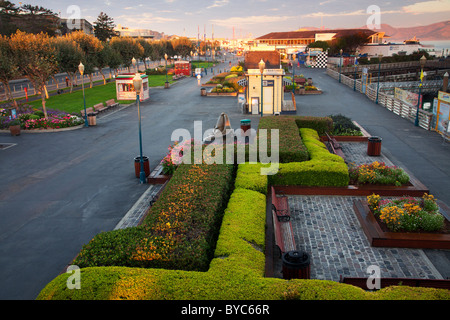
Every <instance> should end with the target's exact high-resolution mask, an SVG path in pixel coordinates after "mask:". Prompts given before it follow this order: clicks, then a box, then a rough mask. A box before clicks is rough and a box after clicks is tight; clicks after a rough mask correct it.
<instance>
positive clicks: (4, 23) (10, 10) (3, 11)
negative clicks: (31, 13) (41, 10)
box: [0, 0, 20, 36]
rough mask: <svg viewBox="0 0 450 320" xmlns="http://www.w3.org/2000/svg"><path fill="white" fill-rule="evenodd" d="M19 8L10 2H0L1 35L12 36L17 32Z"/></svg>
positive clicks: (2, 0)
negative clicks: (16, 22)
mask: <svg viewBox="0 0 450 320" xmlns="http://www.w3.org/2000/svg"><path fill="white" fill-rule="evenodd" d="M19 10H20V9H19V8H18V7H16V5H15V4H14V3H12V2H10V1H7V0H0V34H2V35H5V36H10V35H11V34H13V33H14V32H16V30H17V26H16V24H15V21H16V19H17V15H18V13H19Z"/></svg>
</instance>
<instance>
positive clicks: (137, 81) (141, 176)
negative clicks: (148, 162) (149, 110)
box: [133, 72, 146, 184]
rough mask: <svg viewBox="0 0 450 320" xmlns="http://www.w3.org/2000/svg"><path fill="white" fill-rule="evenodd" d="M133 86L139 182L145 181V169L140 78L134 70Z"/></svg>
mask: <svg viewBox="0 0 450 320" xmlns="http://www.w3.org/2000/svg"><path fill="white" fill-rule="evenodd" d="M133 86H134V90H135V91H136V102H137V106H138V117H139V151H140V158H139V162H140V166H141V170H140V172H139V180H140V182H141V184H143V183H146V181H145V171H144V157H143V155H142V131H141V108H140V99H139V95H140V94H141V89H142V78H141V76H140V75H139V73H137V72H136V74H135V76H134V78H133Z"/></svg>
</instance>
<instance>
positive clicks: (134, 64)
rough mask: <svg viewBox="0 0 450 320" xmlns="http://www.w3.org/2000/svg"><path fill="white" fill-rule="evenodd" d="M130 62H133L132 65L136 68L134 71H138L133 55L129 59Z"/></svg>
mask: <svg viewBox="0 0 450 320" xmlns="http://www.w3.org/2000/svg"><path fill="white" fill-rule="evenodd" d="M131 63H132V64H133V67H135V68H136V72H138V70H137V66H136V59H135V58H134V57H133V59H131Z"/></svg>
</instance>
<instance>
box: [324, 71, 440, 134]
mask: <svg viewBox="0 0 450 320" xmlns="http://www.w3.org/2000/svg"><path fill="white" fill-rule="evenodd" d="M327 74H328V75H329V76H330V77H332V78H334V79H336V80H338V79H339V72H336V71H334V70H331V69H327ZM340 78H341V83H342V84H345V85H346V86H349V87H351V88H354V87H355V88H356V91H358V92H360V93H363V94H365V95H366V96H367V97H368V98H369V99H370V100H372V101H374V102H375V101H376V100H377V88H376V84H372V85H368V84H366V85H363V83H362V82H361V80H354V79H352V78H350V77H347V76H345V75H343V74H341V76H340ZM355 81H356V83H355ZM378 104H379V105H382V106H384V107H385V108H386V109H388V110H389V111H392V112H393V113H395V114H397V115H399V116H401V117H402V118H405V119H409V120H410V121H412V122H414V121H415V119H416V113H417V106H413V105H411V104H409V103H406V102H403V101H401V100H399V99H396V98H394V97H392V96H390V95H388V94H386V93H384V92H381V90H378ZM432 118H433V114H432V113H431V112H428V111H425V110H422V109H419V126H420V127H421V128H423V129H425V130H430V129H431V126H432Z"/></svg>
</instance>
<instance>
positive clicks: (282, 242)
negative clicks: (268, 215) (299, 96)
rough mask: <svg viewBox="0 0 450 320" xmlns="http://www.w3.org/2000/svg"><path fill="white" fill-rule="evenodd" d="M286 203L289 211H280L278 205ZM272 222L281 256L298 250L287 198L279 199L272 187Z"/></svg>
mask: <svg viewBox="0 0 450 320" xmlns="http://www.w3.org/2000/svg"><path fill="white" fill-rule="evenodd" d="M280 203H285V204H286V205H287V207H286V208H287V209H282V210H280V209H278V208H277V207H276V205H278V206H280ZM272 220H273V229H274V235H275V244H276V246H277V247H278V248H279V249H280V256H281V255H283V254H284V253H285V252H289V251H294V250H297V248H296V245H295V239H294V232H293V230H292V223H291V220H290V211H289V206H288V202H287V197H286V196H281V197H277V195H276V194H275V189H274V188H273V187H272Z"/></svg>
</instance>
